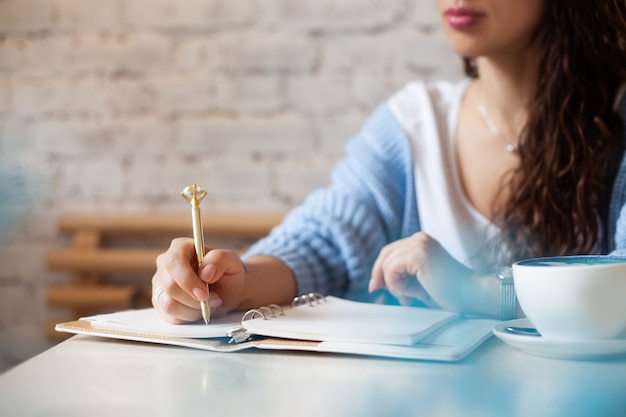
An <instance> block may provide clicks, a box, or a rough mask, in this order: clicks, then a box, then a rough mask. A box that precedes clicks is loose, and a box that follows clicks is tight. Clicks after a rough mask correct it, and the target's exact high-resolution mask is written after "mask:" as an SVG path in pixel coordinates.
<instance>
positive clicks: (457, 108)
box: [153, 0, 626, 323]
mask: <svg viewBox="0 0 626 417" xmlns="http://www.w3.org/2000/svg"><path fill="white" fill-rule="evenodd" d="M437 4H438V8H439V11H440V13H441V19H442V24H443V26H444V28H445V31H446V34H447V37H448V40H449V43H450V45H451V46H452V48H453V49H454V50H455V51H456V52H457V53H458V54H459V55H460V56H461V57H463V59H464V62H465V68H466V73H467V75H468V78H467V79H466V80H464V81H462V82H459V83H456V84H452V83H446V82H434V83H424V82H415V83H411V84H409V85H408V86H406V87H405V88H404V89H403V90H401V91H400V92H398V93H397V94H395V95H394V96H393V97H391V98H390V99H389V100H388V102H386V103H384V104H383V105H381V106H380V107H379V108H378V109H377V111H376V112H375V113H374V115H373V116H372V117H371V118H370V120H369V121H368V122H367V123H366V124H365V126H364V127H363V129H362V130H361V132H360V133H359V134H357V135H356V136H355V137H354V138H353V139H352V140H351V141H350V142H349V144H348V146H347V156H346V157H345V158H344V159H343V160H342V161H341V162H340V163H339V164H338V166H337V167H336V169H335V170H334V172H333V177H332V183H331V185H330V186H329V187H328V188H326V189H322V190H318V191H316V192H314V193H313V194H312V195H311V196H309V198H308V199H307V200H306V201H305V202H304V204H303V205H302V206H300V207H298V208H296V209H294V210H293V211H292V212H291V213H289V214H288V216H287V217H286V218H285V220H284V222H283V223H282V224H281V225H280V226H278V227H277V228H275V229H274V230H273V231H272V233H271V234H270V236H268V237H267V238H265V239H263V240H261V241H260V242H258V243H257V244H256V245H254V246H253V247H252V248H251V249H250V251H249V252H248V253H247V254H246V256H245V257H244V260H245V264H244V263H243V262H242V261H241V260H240V259H239V257H238V256H237V255H236V254H235V253H233V252H231V251H225V250H212V251H210V252H209V253H208V254H207V255H206V257H205V259H204V262H203V264H202V267H201V268H200V271H199V273H198V274H196V273H195V272H194V270H193V268H192V264H193V259H194V256H195V255H194V249H193V242H192V241H191V240H190V239H176V240H174V241H173V242H172V244H171V246H170V248H169V249H168V251H167V252H166V253H164V254H162V255H161V256H159V258H158V260H157V272H156V273H155V275H154V278H153V288H154V289H155V291H156V292H155V294H158V295H155V299H154V300H153V303H154V305H155V307H156V308H157V309H158V310H159V312H160V313H161V315H162V316H163V317H164V318H165V319H166V320H167V321H169V322H172V323H182V322H186V321H195V320H197V319H199V318H200V307H199V301H202V300H206V297H207V292H206V283H209V284H210V286H211V296H210V297H211V300H210V302H211V306H212V311H213V314H215V315H223V314H225V313H226V312H228V311H231V310H235V309H248V308H253V307H257V306H259V305H266V304H269V303H279V304H285V303H288V302H290V300H291V299H292V298H293V297H294V296H296V295H297V294H302V293H308V292H312V291H316V292H322V293H326V294H335V295H340V296H343V297H348V298H355V299H366V298H368V297H367V294H368V293H370V294H371V293H375V292H378V291H379V290H387V291H388V293H390V294H392V295H393V296H394V297H395V298H396V299H397V300H398V301H399V302H401V303H402V304H421V305H428V306H433V307H440V308H444V309H448V310H451V311H460V312H468V313H476V314H484V315H492V316H501V317H502V318H509V317H512V316H514V315H515V303H514V298H512V297H511V296H510V294H511V292H510V283H509V281H508V280H504V281H502V280H498V279H496V278H495V275H498V271H499V270H500V268H501V267H502V266H507V265H510V264H511V263H512V262H514V261H516V260H519V259H523V258H528V257H537V256H548V255H569V254H582V253H605V254H608V253H618V252H619V251H626V209H624V210H622V207H624V205H625V203H626V161H624V162H623V153H624V151H623V146H624V141H625V139H624V123H623V118H624V117H626V104H625V103H626V100H623V101H622V100H621V97H622V95H623V92H624V81H625V80H626V3H625V2H624V1H623V0H569V1H564V0H437ZM618 103H621V106H620V109H619V110H618V111H616V106H617V104H618ZM620 115H621V117H620ZM622 211H623V214H622V213H621V212H622ZM505 284H506V285H505ZM157 289H158V290H157ZM370 298H371V297H370Z"/></svg>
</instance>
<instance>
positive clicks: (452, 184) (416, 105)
mask: <svg viewBox="0 0 626 417" xmlns="http://www.w3.org/2000/svg"><path fill="white" fill-rule="evenodd" d="M469 83H470V80H463V81H461V82H459V83H456V84H454V83H450V82H441V81H438V82H413V83H410V84H408V85H407V86H406V87H404V88H403V89H402V90H400V91H399V92H398V93H396V94H395V95H393V96H392V97H391V98H390V99H389V108H390V109H391V112H392V113H393V114H394V116H395V117H396V119H397V120H398V122H399V123H400V125H402V127H403V128H404V130H405V131H406V133H407V135H408V137H409V140H410V141H411V148H412V152H413V163H414V167H415V187H416V196H417V207H418V210H419V215H420V223H421V227H422V230H423V231H424V232H426V233H428V234H429V235H430V236H432V237H433V238H434V239H436V240H437V241H439V243H441V245H443V247H445V248H446V250H447V251H448V252H449V253H450V254H451V255H452V256H453V257H454V258H455V259H457V260H459V261H460V262H463V263H464V264H466V265H467V266H468V267H470V268H478V267H480V266H481V265H479V264H478V263H477V262H478V259H476V258H474V256H475V255H476V254H477V251H478V250H479V249H480V248H481V247H482V246H483V243H484V242H485V239H489V238H492V237H494V236H495V234H496V233H497V232H498V228H497V227H496V226H495V225H494V224H493V223H491V222H490V221H489V219H488V218H486V217H485V216H484V215H483V214H482V213H480V212H479V211H478V210H477V209H476V208H475V207H474V206H473V205H472V204H471V203H470V202H469V200H468V199H467V197H466V195H465V191H464V190H463V187H462V185H461V180H460V177H459V170H458V164H457V159H456V157H455V142H456V130H457V126H458V119H459V109H460V105H461V101H462V99H463V95H464V94H465V91H466V89H467V87H468V85H469ZM480 264H482V262H480Z"/></svg>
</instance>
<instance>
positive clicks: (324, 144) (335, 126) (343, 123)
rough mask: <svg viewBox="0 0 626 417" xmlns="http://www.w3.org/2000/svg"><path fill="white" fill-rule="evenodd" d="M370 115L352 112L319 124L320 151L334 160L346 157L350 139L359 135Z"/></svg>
mask: <svg viewBox="0 0 626 417" xmlns="http://www.w3.org/2000/svg"><path fill="white" fill-rule="evenodd" d="M367 116H368V114H365V113H363V112H360V111H352V112H349V113H346V114H341V115H336V116H332V117H327V118H325V119H323V120H322V121H320V122H319V126H318V130H319V132H320V143H321V146H320V148H321V149H320V150H321V152H322V154H324V155H328V156H330V157H331V158H332V160H338V159H339V158H340V157H343V156H344V155H345V145H346V143H347V142H348V140H350V138H351V137H352V136H353V135H355V134H356V133H358V131H359V130H360V129H361V127H362V126H363V124H364V123H365V121H366V119H367Z"/></svg>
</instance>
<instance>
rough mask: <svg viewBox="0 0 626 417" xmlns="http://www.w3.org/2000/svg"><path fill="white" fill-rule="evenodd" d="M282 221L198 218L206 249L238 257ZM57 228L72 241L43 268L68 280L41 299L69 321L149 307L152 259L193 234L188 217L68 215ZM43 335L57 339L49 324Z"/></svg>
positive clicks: (216, 216)
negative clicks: (62, 311) (176, 239)
mask: <svg viewBox="0 0 626 417" xmlns="http://www.w3.org/2000/svg"><path fill="white" fill-rule="evenodd" d="M282 218H283V215H282V214H224V213H203V215H202V225H203V227H204V230H205V243H206V244H207V245H208V246H216V247H222V248H229V249H234V250H237V251H239V252H243V251H245V249H246V248H247V247H248V246H249V245H250V244H251V243H253V242H254V241H256V240H258V239H259V238H261V237H263V236H265V235H267V234H268V233H269V231H270V230H271V229H272V227H274V226H275V225H276V224H278V223H279V222H280V221H281V220H282ZM58 228H59V231H60V232H62V233H63V234H69V235H70V236H71V247H68V248H63V249H52V250H50V251H49V252H48V254H47V264H48V267H49V268H50V269H51V270H57V271H58V270H61V271H68V272H70V273H71V275H72V276H71V280H70V283H69V284H68V285H63V286H54V287H49V288H48V289H47V294H46V296H47V302H48V304H49V305H50V306H53V307H59V308H66V309H69V310H70V311H71V317H68V318H69V319H75V318H78V317H81V316H85V315H91V314H96V313H104V312H110V311H115V310H119V309H124V308H142V307H147V306H149V305H150V303H151V302H150V297H151V277H152V274H154V271H155V269H156V264H155V261H156V257H157V256H158V255H159V254H160V253H162V252H164V251H165V250H166V249H167V247H168V246H169V242H170V240H171V239H172V238H174V237H178V236H189V237H191V234H192V229H191V214H190V213H180V214H154V213H145V214H110V213H105V214H71V213H68V214H63V215H61V216H60V217H59V219H58ZM57 321H58V320H57ZM47 333H48V335H49V336H51V337H54V338H58V337H59V333H56V332H55V331H54V323H50V324H49V325H48V329H47Z"/></svg>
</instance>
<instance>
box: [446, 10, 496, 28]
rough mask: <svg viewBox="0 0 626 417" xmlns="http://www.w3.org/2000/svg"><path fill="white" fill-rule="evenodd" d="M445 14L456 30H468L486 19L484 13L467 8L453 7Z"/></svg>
mask: <svg viewBox="0 0 626 417" xmlns="http://www.w3.org/2000/svg"><path fill="white" fill-rule="evenodd" d="M444 14H445V16H446V19H447V20H448V24H449V25H450V26H451V27H453V28H454V29H465V28H468V27H470V26H473V25H475V24H476V23H478V22H479V21H480V20H482V19H483V18H485V17H486V15H485V14H484V13H482V12H479V11H477V10H473V9H468V8H466V7H451V8H449V9H448V10H446V12H445V13H444Z"/></svg>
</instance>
